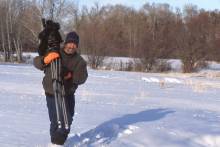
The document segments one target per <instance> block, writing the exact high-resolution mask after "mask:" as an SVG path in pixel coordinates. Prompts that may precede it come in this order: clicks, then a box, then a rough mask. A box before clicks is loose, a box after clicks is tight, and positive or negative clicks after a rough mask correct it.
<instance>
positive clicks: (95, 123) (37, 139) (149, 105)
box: [0, 64, 220, 147]
mask: <svg viewBox="0 0 220 147" xmlns="http://www.w3.org/2000/svg"><path fill="white" fill-rule="evenodd" d="M42 77H43V73H42V72H40V71H38V70H36V69H35V68H34V67H33V66H32V65H22V64H21V65H11V64H0V101H1V102H0V122H1V125H0V146H1V147H39V146H40V147H47V146H48V144H49V142H50V138H49V119H48V114H47V108H46V103H45V96H44V91H43V89H42V85H41V80H42ZM219 88H220V79H219V78H216V77H210V76H204V75H203V74H198V75H195V74H188V75H183V74H153V73H152V74H147V73H134V72H130V73H129V72H116V71H95V70H91V69H89V78H88V81H87V83H86V84H85V85H83V86H80V87H79V88H78V91H77V93H76V114H75V117H74V122H73V125H72V128H71V134H70V136H69V138H68V140H67V142H66V144H65V147H74V146H75V147H87V146H88V147H100V146H103V147H105V146H110V147H220V89H219Z"/></svg>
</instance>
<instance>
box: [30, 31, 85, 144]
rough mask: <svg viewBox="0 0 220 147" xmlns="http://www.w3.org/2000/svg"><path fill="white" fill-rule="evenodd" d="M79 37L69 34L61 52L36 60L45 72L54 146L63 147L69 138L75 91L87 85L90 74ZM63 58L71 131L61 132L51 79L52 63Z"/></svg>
mask: <svg viewBox="0 0 220 147" xmlns="http://www.w3.org/2000/svg"><path fill="white" fill-rule="evenodd" d="M78 44H79V36H78V35H77V33H76V32H70V33H68V34H67V36H66V39H65V43H64V47H63V49H61V50H60V52H59V53H58V52H54V51H51V52H49V53H47V54H46V55H44V56H37V57H35V58H34V66H35V67H36V68H37V69H39V70H42V71H44V73H45V76H44V78H43V87H44V90H45V95H46V101H47V108H48V113H49V119H50V122H51V124H50V136H51V142H52V143H53V144H57V145H62V144H64V142H65V140H66V139H67V137H68V134H69V132H70V126H71V124H72V121H73V116H74V107H75V95H74V93H75V91H76V89H77V87H78V85H81V84H83V83H85V81H86V79H87V77H88V73H87V64H86V61H85V60H84V59H83V58H82V57H81V56H80V55H79V53H77V48H78ZM57 58H61V65H62V77H63V84H64V89H65V101H66V109H67V116H68V124H69V129H68V130H63V131H60V130H59V129H58V124H57V116H56V107H55V97H54V90H53V84H52V78H51V68H50V63H51V62H52V61H54V60H55V59H57Z"/></svg>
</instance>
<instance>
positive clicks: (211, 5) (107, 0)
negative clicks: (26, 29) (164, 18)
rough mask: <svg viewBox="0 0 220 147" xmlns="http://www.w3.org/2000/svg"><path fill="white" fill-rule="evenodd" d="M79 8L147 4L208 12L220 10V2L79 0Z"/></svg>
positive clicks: (208, 0) (192, 0)
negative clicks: (195, 6) (191, 8)
mask: <svg viewBox="0 0 220 147" xmlns="http://www.w3.org/2000/svg"><path fill="white" fill-rule="evenodd" d="M77 1H78V4H79V6H82V5H86V6H88V7H91V6H92V5H93V4H94V3H95V2H98V3H99V4H100V5H105V4H123V5H127V6H132V7H135V8H140V7H141V6H142V5H143V4H145V3H146V2H149V3H153V2H154V3H168V4H170V5H171V6H172V7H173V8H175V7H179V8H182V7H183V6H184V5H185V4H189V3H190V4H196V5H197V6H198V7H199V8H204V9H206V10H214V9H219V10H220V0H77Z"/></svg>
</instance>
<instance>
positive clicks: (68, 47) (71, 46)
mask: <svg viewBox="0 0 220 147" xmlns="http://www.w3.org/2000/svg"><path fill="white" fill-rule="evenodd" d="M76 49H77V46H76V44H75V43H72V42H70V43H67V44H65V46H64V52H65V53H66V54H74V53H75V52H76Z"/></svg>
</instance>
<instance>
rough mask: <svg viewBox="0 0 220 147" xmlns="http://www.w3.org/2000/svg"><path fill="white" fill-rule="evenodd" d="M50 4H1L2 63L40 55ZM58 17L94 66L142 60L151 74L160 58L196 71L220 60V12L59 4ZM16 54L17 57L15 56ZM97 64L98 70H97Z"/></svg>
mask: <svg viewBox="0 0 220 147" xmlns="http://www.w3.org/2000/svg"><path fill="white" fill-rule="evenodd" d="M49 1H50V0H48V2H47V1H46V2H45V0H1V1H0V52H1V55H2V60H3V61H6V62H10V61H11V62H12V61H13V60H17V61H18V62H22V52H23V51H31V52H34V51H36V50H37V46H38V33H39V32H40V31H41V30H42V25H41V18H42V17H45V16H48V14H49V9H50V2H49ZM55 1H56V11H55V12H54V16H55V17H56V21H58V22H59V23H60V24H61V28H62V32H61V33H62V34H63V36H64V37H65V33H67V32H68V31H72V30H75V31H76V32H77V33H78V34H79V35H80V47H79V50H80V52H81V53H82V54H86V55H89V56H90V57H91V60H93V62H94V64H98V63H96V62H100V60H103V58H104V57H106V56H119V57H132V58H137V59H140V61H141V63H142V66H143V68H144V69H148V70H150V69H151V68H152V67H153V65H154V64H155V62H156V60H157V59H171V58H172V59H173V58H176V59H181V60H182V62H183V71H184V72H192V71H194V70H195V69H196V68H197V67H198V66H200V65H203V64H205V63H204V62H205V61H208V60H209V61H210V60H211V61H220V11H219V10H213V11H207V10H204V9H198V7H197V6H195V5H191V4H189V5H185V6H184V7H183V8H182V9H178V8H175V9H174V8H172V7H171V6H169V5H168V4H149V3H146V4H145V5H143V6H142V7H141V8H140V9H138V10H137V9H134V8H132V7H127V6H123V5H106V6H100V5H98V4H94V6H93V7H91V8H87V7H82V8H78V7H77V6H76V5H75V3H74V1H69V0H68V1H67V0H66V1H65V0H62V1H61V0H55ZM14 54H16V55H17V56H16V58H15V59H14V58H13V55H14ZM96 66H97V65H94V67H96Z"/></svg>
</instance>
